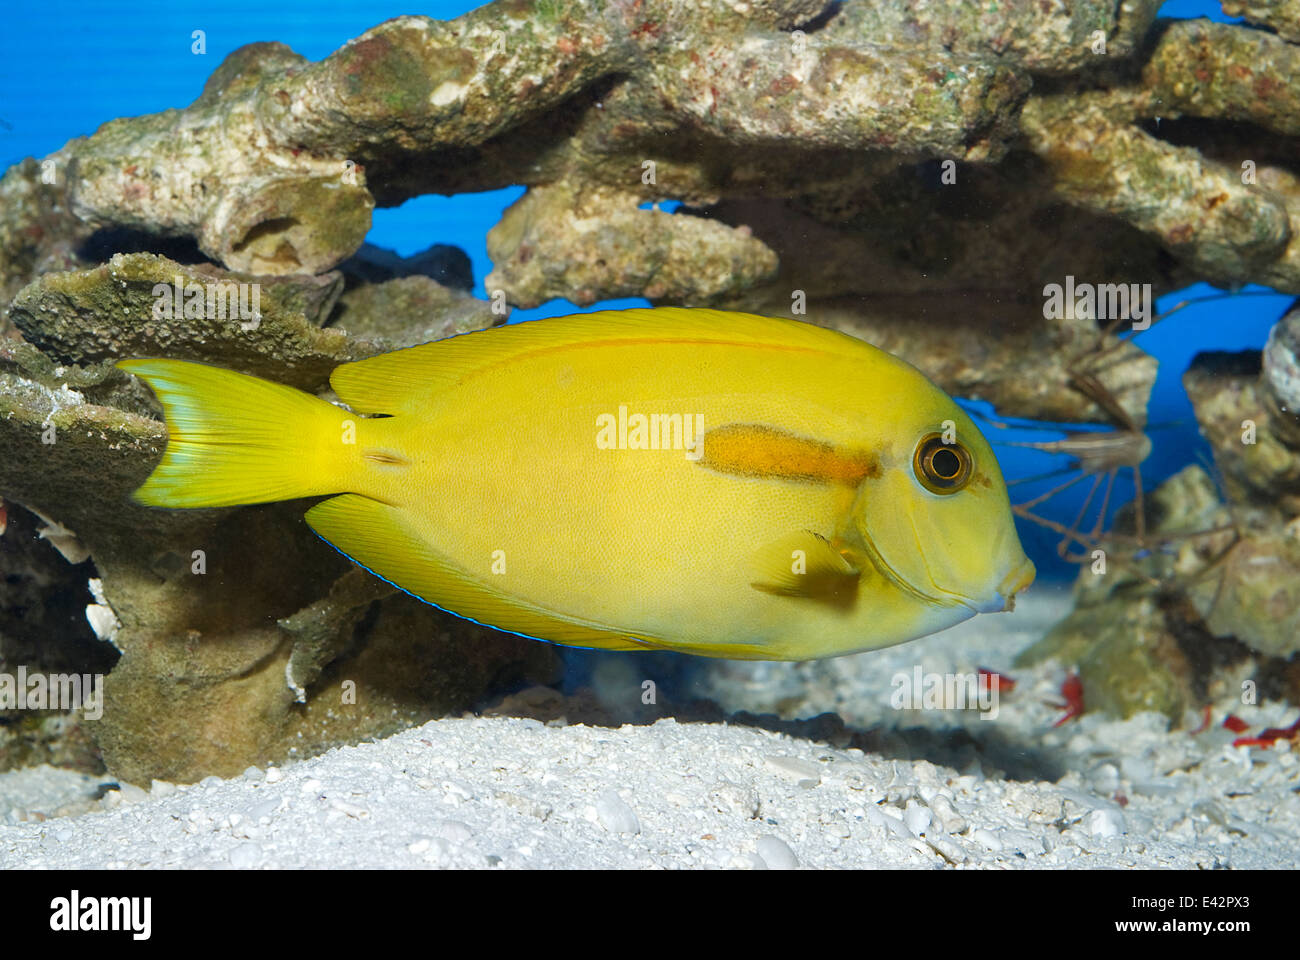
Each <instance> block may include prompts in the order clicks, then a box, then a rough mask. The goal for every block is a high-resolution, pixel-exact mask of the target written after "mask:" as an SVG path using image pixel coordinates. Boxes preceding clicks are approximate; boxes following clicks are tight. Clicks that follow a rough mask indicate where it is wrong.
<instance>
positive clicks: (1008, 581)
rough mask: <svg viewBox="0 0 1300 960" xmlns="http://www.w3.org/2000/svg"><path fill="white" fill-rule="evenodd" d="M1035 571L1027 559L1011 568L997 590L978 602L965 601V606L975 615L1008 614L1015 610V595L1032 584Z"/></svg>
mask: <svg viewBox="0 0 1300 960" xmlns="http://www.w3.org/2000/svg"><path fill="white" fill-rule="evenodd" d="M1036 574H1037V570H1035V569H1034V562H1033V561H1032V560H1030V559H1029V558H1028V557H1024V558H1022V559H1021V561H1020V562H1019V563H1017V564H1016V565H1015V566H1013V567H1012V568H1011V569H1010V571H1008V573H1007V575H1006V576H1005V577H1003V578H1002V582H1001V583H999V584H998V588H997V590H996V591H995V592H994V593H993V594H992V595H991V596H989V597H987V598H985V599H984V600H980V601H974V602H972V601H966V606H968V607H970V608H971V609H972V610H974V611H975V612H976V613H1010V612H1011V611H1012V610H1015V609H1016V594H1017V593H1020V592H1021V591H1023V590H1024V589H1025V588H1026V587H1028V586H1029V585H1030V584H1031V583H1033V582H1034V576H1035V575H1036Z"/></svg>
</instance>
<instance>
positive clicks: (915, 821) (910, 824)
mask: <svg viewBox="0 0 1300 960" xmlns="http://www.w3.org/2000/svg"><path fill="white" fill-rule="evenodd" d="M903 823H905V824H907V829H909V830H911V831H912V833H913V834H914V835H915V836H918V837H919V836H922V835H923V834H924V833H925V832H926V831H927V830H929V829H930V811H929V810H928V809H927V808H926V807H925V805H924V804H920V803H917V802H916V801H915V800H909V801H907V810H906V811H905V812H904V813H903Z"/></svg>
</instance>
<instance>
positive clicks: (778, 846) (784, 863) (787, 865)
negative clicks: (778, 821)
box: [754, 833, 799, 870]
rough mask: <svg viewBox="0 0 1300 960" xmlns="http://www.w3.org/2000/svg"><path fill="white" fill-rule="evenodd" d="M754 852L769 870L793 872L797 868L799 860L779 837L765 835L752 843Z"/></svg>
mask: <svg viewBox="0 0 1300 960" xmlns="http://www.w3.org/2000/svg"><path fill="white" fill-rule="evenodd" d="M754 850H755V852H756V853H757V854H758V855H759V856H760V857H762V858H763V863H765V864H766V865H767V868H768V869H769V870H793V869H795V867H797V866H799V858H798V857H796V856H795V855H794V851H793V850H791V849H790V845H789V844H788V843H786V842H785V841H784V840H782V839H781V838H780V837H774V836H772V835H771V834H770V833H765V834H763V836H761V837H759V838H758V840H757V841H755V843H754Z"/></svg>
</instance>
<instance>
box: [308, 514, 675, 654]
mask: <svg viewBox="0 0 1300 960" xmlns="http://www.w3.org/2000/svg"><path fill="white" fill-rule="evenodd" d="M307 523H309V524H310V525H311V528H312V529H313V530H315V531H316V532H317V533H318V534H320V536H321V537H323V538H324V539H325V540H327V541H328V542H329V543H330V544H331V545H332V546H334V548H335V549H337V550H338V551H339V552H340V553H342V554H344V555H345V556H347V557H348V558H349V559H351V560H352V561H353V562H355V563H358V564H360V565H361V566H363V567H365V568H366V569H367V570H369V571H370V572H371V573H373V574H375V575H376V576H378V577H381V578H383V579H384V580H387V581H388V582H389V583H392V584H393V585H394V586H396V587H399V588H401V589H402V590H404V591H406V592H407V593H409V594H411V595H413V596H415V597H418V598H419V599H421V600H424V601H425V602H427V603H430V604H432V605H433V606H435V607H438V608H440V609H442V610H446V611H447V612H448V613H453V614H455V615H456V616H458V617H463V618H465V619H467V620H473V621H475V622H476V623H481V624H484V625H485V626H489V627H494V628H496V629H498V630H505V631H508V632H510V633H516V634H519V635H521V636H525V637H530V638H532V639H536V640H549V641H551V642H553V643H561V644H566V645H569V646H575V647H592V648H596V649H600V650H648V649H662V648H663V647H664V646H665V644H663V642H662V641H660V640H657V639H656V638H651V637H645V638H642V637H634V636H629V635H628V634H627V633H621V632H618V631H614V630H610V629H609V628H606V627H603V626H602V625H600V624H595V623H591V624H588V623H582V622H576V621H573V620H569V619H566V618H565V617H563V616H562V615H560V614H557V613H555V612H552V611H548V610H544V609H542V608H539V607H536V606H533V605H529V604H527V603H523V602H521V601H520V600H518V599H516V598H512V597H508V596H505V595H504V594H502V593H500V592H498V591H496V590H493V589H491V588H489V587H487V586H485V585H484V584H482V583H480V582H478V581H477V580H475V579H474V578H473V577H471V576H470V575H468V574H467V573H466V572H465V571H464V570H462V569H460V568H459V567H457V566H455V565H454V564H453V563H451V562H450V561H449V560H448V559H447V558H445V557H443V556H440V555H439V554H438V553H437V552H436V551H435V550H433V549H432V548H431V547H430V546H429V544H427V543H426V542H425V541H424V540H423V539H421V538H420V537H419V536H418V535H417V534H416V533H415V532H414V531H413V530H412V529H411V528H410V525H409V524H408V523H407V521H406V519H405V517H404V516H403V514H402V511H401V509H400V508H398V507H394V506H390V505H388V504H385V503H380V502H379V501H378V500H372V499H370V498H369V497H363V496H360V495H359V494H355V493H348V494H344V495H342V496H339V497H334V498H333V499H330V500H326V501H324V502H323V503H318V504H317V505H316V506H314V507H312V508H311V509H310V510H308V511H307Z"/></svg>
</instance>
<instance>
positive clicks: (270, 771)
mask: <svg viewBox="0 0 1300 960" xmlns="http://www.w3.org/2000/svg"><path fill="white" fill-rule="evenodd" d="M283 779H284V774H283V773H281V772H280V768H279V767H267V768H266V782H267V783H279V782H280V781H281V780H283Z"/></svg>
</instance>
